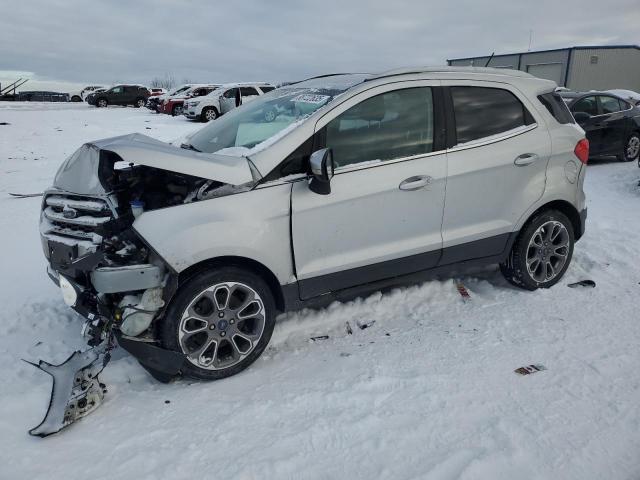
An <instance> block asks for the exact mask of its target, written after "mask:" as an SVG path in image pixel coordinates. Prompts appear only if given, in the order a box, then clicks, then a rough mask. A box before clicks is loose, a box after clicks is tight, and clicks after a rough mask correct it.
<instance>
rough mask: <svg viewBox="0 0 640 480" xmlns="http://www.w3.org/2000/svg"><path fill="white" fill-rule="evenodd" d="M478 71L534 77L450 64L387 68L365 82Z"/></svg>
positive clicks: (523, 73) (499, 70)
mask: <svg viewBox="0 0 640 480" xmlns="http://www.w3.org/2000/svg"><path fill="white" fill-rule="evenodd" d="M453 72H457V73H478V74H485V75H487V74H489V75H506V76H510V77H526V78H529V77H531V78H532V77H533V76H532V75H531V74H529V73H527V72H523V71H520V70H512V69H509V68H491V67H449V66H446V65H445V66H436V67H406V68H397V69H394V70H387V71H385V72H380V73H378V74H373V75H371V77H369V78H367V79H365V82H370V81H371V80H377V79H380V78H386V77H393V76H396V75H410V74H419V73H453Z"/></svg>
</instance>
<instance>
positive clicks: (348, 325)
mask: <svg viewBox="0 0 640 480" xmlns="http://www.w3.org/2000/svg"><path fill="white" fill-rule="evenodd" d="M347 334H348V335H352V334H353V329H352V328H351V325H350V324H349V322H347Z"/></svg>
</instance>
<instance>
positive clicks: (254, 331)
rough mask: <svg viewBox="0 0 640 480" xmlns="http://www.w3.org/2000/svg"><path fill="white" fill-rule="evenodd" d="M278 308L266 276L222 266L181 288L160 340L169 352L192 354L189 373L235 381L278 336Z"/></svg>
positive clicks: (188, 356)
mask: <svg viewBox="0 0 640 480" xmlns="http://www.w3.org/2000/svg"><path fill="white" fill-rule="evenodd" d="M275 310H276V307H275V301H274V299H273V294H272V293H271V290H270V288H269V286H268V285H267V284H266V282H265V281H264V280H263V279H262V278H261V277H259V276H257V275H255V274H254V273H252V272H249V271H246V270H243V269H240V268H237V267H223V268H217V269H215V270H211V271H206V272H202V273H200V274H198V275H196V276H195V277H193V278H192V279H190V280H189V281H187V282H186V283H185V284H184V285H183V286H182V287H181V288H180V290H179V291H178V293H177V295H176V296H175V298H174V299H173V300H172V302H171V304H170V305H169V308H168V310H167V315H166V317H165V318H164V321H163V323H162V324H161V325H160V332H159V333H160V339H161V342H162V344H163V346H164V347H165V348H167V349H169V350H174V351H177V352H181V353H183V354H184V355H185V356H186V361H185V363H184V367H183V372H182V373H183V374H184V375H187V376H190V377H194V378H200V379H203V380H217V379H221V378H225V377H229V376H231V375H235V374H236V373H239V372H241V371H242V370H244V369H245V368H247V367H248V366H249V365H251V364H252V363H253V362H254V361H255V360H256V359H257V358H258V357H259V356H260V355H261V354H262V352H263V351H264V349H265V348H266V346H267V344H268V343H269V340H270V339H271V334H272V333H273V327H274V325H275V317H276V312H275Z"/></svg>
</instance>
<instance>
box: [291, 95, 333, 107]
mask: <svg viewBox="0 0 640 480" xmlns="http://www.w3.org/2000/svg"><path fill="white" fill-rule="evenodd" d="M329 98H331V97H330V96H329V95H313V94H311V93H303V94H301V95H298V96H297V97H295V98H292V99H291V101H292V102H300V103H313V104H316V105H320V104H322V103H325V102H326V101H327V100H329Z"/></svg>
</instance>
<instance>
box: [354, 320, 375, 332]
mask: <svg viewBox="0 0 640 480" xmlns="http://www.w3.org/2000/svg"><path fill="white" fill-rule="evenodd" d="M374 323H376V321H375V320H371V321H370V322H367V323H364V322H356V325H357V326H358V328H359V329H360V330H364V329H366V328H369V327H371V326H372V325H373V324H374Z"/></svg>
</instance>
